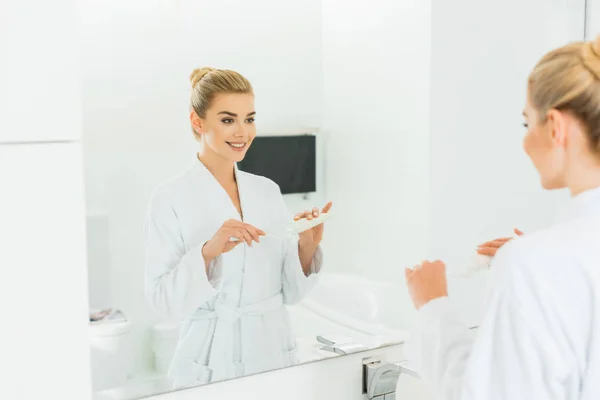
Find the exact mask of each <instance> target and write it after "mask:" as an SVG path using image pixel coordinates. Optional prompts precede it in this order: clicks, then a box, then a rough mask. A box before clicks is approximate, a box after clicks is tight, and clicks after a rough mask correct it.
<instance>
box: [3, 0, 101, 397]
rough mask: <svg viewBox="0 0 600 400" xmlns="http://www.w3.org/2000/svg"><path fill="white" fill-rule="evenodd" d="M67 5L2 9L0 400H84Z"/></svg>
mask: <svg viewBox="0 0 600 400" xmlns="http://www.w3.org/2000/svg"><path fill="white" fill-rule="evenodd" d="M74 15H75V7H74V3H73V2H72V1H69V0H56V1H52V2H47V1H46V0H29V1H22V0H2V1H1V2H0V267H1V269H2V278H1V279H0V315H1V321H2V322H1V323H0V324H1V326H2V329H0V354H1V356H0V374H1V376H2V378H0V381H1V384H0V398H1V399H3V400H38V399H56V398H61V399H81V400H87V399H90V398H91V391H90V357H89V341H88V325H89V319H88V318H89V316H88V300H87V299H88V293H87V285H86V283H87V273H86V257H85V254H86V248H85V227H84V215H85V213H84V196H83V174H82V157H81V144H80V143H79V142H78V140H77V139H78V138H80V137H81V126H80V121H81V119H80V108H79V104H80V97H79V79H78V78H79V77H78V73H77V68H76V62H75V61H76V52H75V43H74V38H75V37H76V30H75V28H76V25H75V24H76V21H75V17H74Z"/></svg>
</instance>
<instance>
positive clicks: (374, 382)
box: [363, 357, 419, 400]
mask: <svg viewBox="0 0 600 400" xmlns="http://www.w3.org/2000/svg"><path fill="white" fill-rule="evenodd" d="M402 374H406V375H409V376H412V377H413V378H417V379H419V374H418V373H417V372H416V371H415V370H414V369H412V368H411V367H410V366H409V365H408V362H407V361H400V362H397V363H388V362H385V361H382V360H381V359H380V358H378V357H371V358H368V359H366V360H364V361H363V393H365V394H366V395H367V398H368V399H369V400H396V386H397V385H398V379H399V378H400V375H402Z"/></svg>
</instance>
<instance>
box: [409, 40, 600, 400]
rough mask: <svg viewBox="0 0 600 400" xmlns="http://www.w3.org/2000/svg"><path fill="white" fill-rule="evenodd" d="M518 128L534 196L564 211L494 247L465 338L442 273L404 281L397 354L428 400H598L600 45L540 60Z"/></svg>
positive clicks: (440, 267)
mask: <svg viewBox="0 0 600 400" xmlns="http://www.w3.org/2000/svg"><path fill="white" fill-rule="evenodd" d="M523 117H524V119H525V121H524V126H525V129H526V130H527V131H526V134H525V137H524V140H523V148H524V150H525V152H526V153H527V155H528V156H529V158H530V159H531V162H532V164H533V166H534V167H535V169H536V170H537V171H538V173H539V176H540V180H541V185H542V186H543V187H544V188H545V189H547V190H555V189H567V190H569V192H570V193H571V196H572V199H571V201H570V204H568V206H567V207H566V209H565V210H564V212H563V214H562V215H561V217H560V219H559V221H558V222H556V223H555V224H554V225H553V226H552V227H551V228H549V229H547V230H543V231H539V232H535V233H530V234H527V235H523V236H522V237H520V238H519V239H518V240H511V241H506V242H505V243H503V244H502V245H501V246H500V247H501V248H500V249H499V250H498V253H497V254H496V255H495V257H494V259H493V261H492V268H491V274H492V277H491V280H492V282H493V286H494V287H493V290H492V292H491V294H490V298H489V301H488V302H487V309H486V314H485V317H484V319H483V322H482V324H481V326H480V327H479V329H478V330H477V332H475V334H473V332H472V331H470V330H469V328H468V326H466V325H464V324H463V323H462V322H461V320H460V319H459V318H458V317H457V315H456V313H455V311H454V310H453V309H452V306H451V304H450V302H449V298H448V290H447V285H446V275H445V265H444V263H443V262H442V261H434V262H423V263H422V264H420V265H418V266H416V267H414V268H412V269H411V268H407V269H406V271H405V273H406V280H407V285H408V288H409V292H410V295H411V297H412V300H413V303H414V305H415V307H416V308H417V309H418V310H419V311H418V314H419V317H418V324H417V327H416V328H415V332H414V334H413V335H412V336H411V341H410V343H409V345H408V347H407V353H408V354H409V359H410V361H411V362H412V363H413V366H414V367H415V369H416V370H417V371H418V372H419V374H420V375H421V377H422V378H423V380H425V381H426V382H427V383H429V384H430V386H431V387H432V389H433V392H434V397H435V398H436V399H444V400H459V399H460V400H484V399H485V400H500V399H502V400H519V399H523V400H534V399H535V400H538V399H539V400H542V399H544V400H546V399H552V400H597V399H600V37H598V38H597V39H596V40H594V41H589V42H578V43H571V44H568V45H566V46H564V47H561V48H558V49H555V50H553V51H551V52H549V53H548V54H546V55H545V56H544V57H542V59H541V60H540V61H539V62H538V64H537V65H536V66H535V67H534V69H533V71H532V72H531V74H530V75H529V80H528V84H527V91H526V99H525V108H524V110H523ZM532 212H535V210H532Z"/></svg>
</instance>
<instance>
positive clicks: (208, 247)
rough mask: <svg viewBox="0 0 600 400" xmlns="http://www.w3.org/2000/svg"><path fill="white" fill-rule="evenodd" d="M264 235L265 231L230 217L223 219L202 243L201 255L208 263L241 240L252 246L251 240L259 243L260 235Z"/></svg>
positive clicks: (231, 248)
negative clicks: (211, 234) (217, 227)
mask: <svg viewBox="0 0 600 400" xmlns="http://www.w3.org/2000/svg"><path fill="white" fill-rule="evenodd" d="M265 235H266V233H265V232H264V231H263V230H262V229H258V228H256V227H255V226H252V225H250V224H246V223H244V222H242V221H238V220H234V219H231V220H228V221H225V223H224V224H223V225H222V226H221V227H220V228H219V230H218V231H217V232H216V233H215V234H214V236H213V237H212V238H211V239H210V240H209V241H208V242H206V243H205V244H204V246H203V247H202V255H203V257H204V259H205V261H206V262H207V263H208V262H210V261H211V260H213V259H215V258H217V257H218V256H220V255H221V254H223V253H227V252H229V251H231V250H233V249H234V248H235V247H236V246H238V245H239V244H241V243H242V242H246V244H248V246H252V242H256V243H259V242H260V237H261V236H265ZM232 238H233V239H234V240H232Z"/></svg>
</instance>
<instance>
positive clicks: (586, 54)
mask: <svg viewBox="0 0 600 400" xmlns="http://www.w3.org/2000/svg"><path fill="white" fill-rule="evenodd" d="M581 58H582V60H583V64H584V65H585V67H586V68H587V69H588V70H589V71H590V72H591V73H592V74H594V75H595V76H596V79H599V80H600V35H598V37H596V40H592V41H589V42H587V43H585V44H584V46H583V49H582V54H581Z"/></svg>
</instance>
